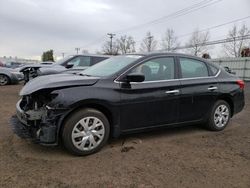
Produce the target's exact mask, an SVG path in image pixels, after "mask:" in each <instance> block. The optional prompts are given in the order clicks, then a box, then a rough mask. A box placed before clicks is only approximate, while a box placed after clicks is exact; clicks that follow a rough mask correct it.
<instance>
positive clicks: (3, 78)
mask: <svg viewBox="0 0 250 188" xmlns="http://www.w3.org/2000/svg"><path fill="white" fill-rule="evenodd" d="M9 83H10V79H9V77H8V76H7V75H5V74H0V85H1V86H4V85H8V84H9Z"/></svg>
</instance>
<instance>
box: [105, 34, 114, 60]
mask: <svg viewBox="0 0 250 188" xmlns="http://www.w3.org/2000/svg"><path fill="white" fill-rule="evenodd" d="M107 35H108V36H109V38H110V52H111V55H113V49H112V39H113V38H114V36H115V34H114V33H108V34H107Z"/></svg>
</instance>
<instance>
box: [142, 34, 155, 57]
mask: <svg viewBox="0 0 250 188" xmlns="http://www.w3.org/2000/svg"><path fill="white" fill-rule="evenodd" d="M156 46H157V41H156V40H155V39H154V36H152V35H151V33H150V31H149V32H147V34H146V37H145V38H144V39H143V40H142V42H141V48H140V51H142V52H151V51H153V50H155V49H156Z"/></svg>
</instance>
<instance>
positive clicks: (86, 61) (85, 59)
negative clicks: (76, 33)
mask: <svg viewBox="0 0 250 188" xmlns="http://www.w3.org/2000/svg"><path fill="white" fill-rule="evenodd" d="M90 63H91V58H90V57H87V56H85V57H80V63H79V64H78V66H80V67H88V66H90Z"/></svg>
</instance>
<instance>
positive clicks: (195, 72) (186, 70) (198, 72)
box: [180, 58, 208, 78]
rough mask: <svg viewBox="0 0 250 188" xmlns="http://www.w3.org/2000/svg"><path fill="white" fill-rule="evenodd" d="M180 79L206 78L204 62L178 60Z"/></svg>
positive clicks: (206, 70)
mask: <svg viewBox="0 0 250 188" xmlns="http://www.w3.org/2000/svg"><path fill="white" fill-rule="evenodd" d="M180 66H181V73H182V78H198V77H208V69H207V66H206V64H205V63H204V62H202V61H198V60H195V59H190V58H180Z"/></svg>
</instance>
